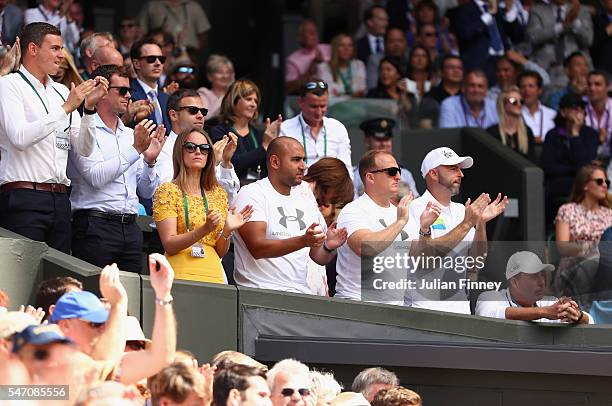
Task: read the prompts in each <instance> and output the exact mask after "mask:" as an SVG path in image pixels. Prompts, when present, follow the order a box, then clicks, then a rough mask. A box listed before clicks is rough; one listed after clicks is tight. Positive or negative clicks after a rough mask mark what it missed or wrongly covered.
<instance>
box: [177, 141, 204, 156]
mask: <svg viewBox="0 0 612 406" xmlns="http://www.w3.org/2000/svg"><path fill="white" fill-rule="evenodd" d="M183 148H185V151H187V152H189V153H190V154H193V153H195V152H196V149H199V150H200V154H202V155H206V154H208V152H209V151H210V144H195V143H193V142H186V143H184V144H183Z"/></svg>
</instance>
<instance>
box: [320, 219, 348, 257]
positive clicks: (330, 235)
mask: <svg viewBox="0 0 612 406" xmlns="http://www.w3.org/2000/svg"><path fill="white" fill-rule="evenodd" d="M336 225H337V224H336V222H335V221H334V222H333V223H332V224H331V225H330V226H329V227H327V234H326V235H325V246H326V247H327V248H328V249H330V250H335V249H336V248H338V247H340V246H342V244H344V243H345V242H346V240H347V239H348V231H347V230H346V227H342V228H336Z"/></svg>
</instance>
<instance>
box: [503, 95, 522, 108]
mask: <svg viewBox="0 0 612 406" xmlns="http://www.w3.org/2000/svg"><path fill="white" fill-rule="evenodd" d="M506 103H508V104H511V105H513V106H521V105H522V104H523V101H522V100H521V99H519V98H518V97H508V98H507V99H506Z"/></svg>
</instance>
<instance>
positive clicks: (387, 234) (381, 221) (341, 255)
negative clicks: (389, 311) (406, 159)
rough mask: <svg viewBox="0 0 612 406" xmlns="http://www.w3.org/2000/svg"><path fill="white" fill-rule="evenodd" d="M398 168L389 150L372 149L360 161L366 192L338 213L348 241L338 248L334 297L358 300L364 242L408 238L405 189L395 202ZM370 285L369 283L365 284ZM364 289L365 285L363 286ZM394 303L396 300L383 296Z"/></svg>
mask: <svg viewBox="0 0 612 406" xmlns="http://www.w3.org/2000/svg"><path fill="white" fill-rule="evenodd" d="M400 173H401V170H400V168H399V166H398V164H397V161H396V160H395V158H394V157H393V155H392V154H391V152H389V151H384V150H371V151H368V152H366V153H365V155H364V156H363V157H362V158H361V160H360V161H359V177H360V178H361V182H362V183H363V185H364V191H365V193H364V194H363V195H361V196H360V197H359V198H358V199H356V200H354V201H352V202H351V203H349V204H347V205H346V206H344V208H343V209H342V210H341V211H340V214H339V215H338V227H343V228H346V230H347V234H348V240H347V244H344V245H342V246H341V247H340V248H339V249H338V260H337V263H336V270H337V272H338V277H337V282H336V297H340V298H346V299H353V300H361V299H362V286H361V278H362V274H363V273H364V271H365V270H362V262H361V257H362V250H363V249H364V247H363V245H364V243H365V244H367V243H368V242H373V241H376V242H381V243H388V244H391V243H392V242H393V241H404V240H406V239H408V232H407V231H408V230H407V228H406V226H407V224H408V206H409V204H410V202H411V201H412V199H413V196H412V193H408V194H407V195H406V196H404V197H402V199H401V200H400V201H399V203H398V204H397V207H396V206H395V205H394V204H393V203H392V202H393V201H394V199H396V198H397V195H398V193H399V183H400V179H401V177H400ZM368 288H370V287H368ZM364 289H365V287H364ZM386 302H389V303H394V304H402V303H395V302H396V301H395V300H386Z"/></svg>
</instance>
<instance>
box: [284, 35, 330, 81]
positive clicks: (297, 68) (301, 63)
mask: <svg viewBox="0 0 612 406" xmlns="http://www.w3.org/2000/svg"><path fill="white" fill-rule="evenodd" d="M317 47H318V49H319V51H320V52H321V54H322V55H323V60H324V61H325V62H327V61H329V58H330V57H331V47H330V46H329V44H319V45H317ZM316 53H317V51H316V50H315V49H312V50H307V49H306V48H300V49H298V50H297V51H295V52H293V53H292V54H291V55H289V57H288V58H287V66H286V67H285V81H286V82H289V81H292V80H296V79H297V78H298V77H299V76H300V75H303V74H304V73H305V72H306V70H307V69H308V67H309V66H310V64H311V63H312V61H313V60H314V58H315V55H316Z"/></svg>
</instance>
